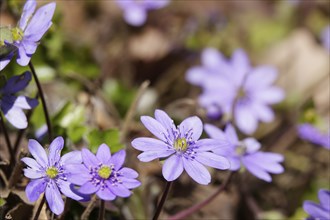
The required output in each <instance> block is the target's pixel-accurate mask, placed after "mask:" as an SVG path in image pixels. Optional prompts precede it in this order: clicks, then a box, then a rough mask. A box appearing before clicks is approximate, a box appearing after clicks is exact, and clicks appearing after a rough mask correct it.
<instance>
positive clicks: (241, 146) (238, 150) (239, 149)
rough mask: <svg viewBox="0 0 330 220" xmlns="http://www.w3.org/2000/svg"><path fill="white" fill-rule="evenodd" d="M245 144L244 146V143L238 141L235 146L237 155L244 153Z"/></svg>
mask: <svg viewBox="0 0 330 220" xmlns="http://www.w3.org/2000/svg"><path fill="white" fill-rule="evenodd" d="M246 150H247V149H246V146H245V144H244V143H242V142H240V143H239V144H238V145H237V147H236V149H235V153H236V154H237V155H239V156H242V155H244V154H245V153H246Z"/></svg>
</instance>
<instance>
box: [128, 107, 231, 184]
mask: <svg viewBox="0 0 330 220" xmlns="http://www.w3.org/2000/svg"><path fill="white" fill-rule="evenodd" d="M141 121H142V123H143V124H144V126H145V127H146V128H147V129H148V130H149V131H150V132H151V133H152V134H153V135H155V136H156V137H157V138H158V139H159V140H158V139H155V138H147V137H143V138H136V139H134V140H133V141H132V146H133V147H134V148H135V149H137V150H140V151H143V153H141V154H140V155H139V156H138V159H139V160H140V161H143V162H149V161H152V160H154V159H157V158H167V157H168V158H167V159H166V161H165V163H164V165H163V169H162V172H163V176H164V178H165V179H166V180H167V181H173V180H175V179H177V178H178V177H179V176H180V175H181V174H182V172H183V170H185V171H186V172H187V173H188V175H189V176H190V177H191V178H193V179H194V180H195V181H196V182H198V183H200V184H204V185H206V184H209V183H210V181H211V175H210V173H209V171H208V170H207V169H206V168H205V167H204V166H203V165H206V166H210V167H214V168H217V169H221V170H225V169H228V168H229V161H228V160H227V159H226V158H225V157H223V156H218V155H216V154H214V153H212V152H210V151H211V150H213V149H215V148H221V142H219V141H217V140H214V139H201V140H198V139H199V138H200V136H201V134H202V132H203V123H202V121H201V120H200V119H199V118H198V117H197V116H193V117H189V118H187V119H185V120H184V121H182V123H181V124H180V125H179V126H177V127H176V126H175V124H174V122H173V120H172V119H171V118H170V117H169V116H168V115H167V114H166V113H165V112H164V111H161V110H156V111H155V119H154V118H152V117H150V116H142V117H141Z"/></svg>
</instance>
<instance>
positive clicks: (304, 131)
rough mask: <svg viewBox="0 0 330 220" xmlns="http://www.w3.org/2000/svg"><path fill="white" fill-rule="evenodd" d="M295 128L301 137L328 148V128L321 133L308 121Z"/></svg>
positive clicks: (329, 143) (329, 135)
mask: <svg viewBox="0 0 330 220" xmlns="http://www.w3.org/2000/svg"><path fill="white" fill-rule="evenodd" d="M297 129H298V135H299V137H300V138H301V139H303V140H305V141H308V142H311V143H313V144H316V145H320V146H322V147H324V148H326V149H328V150H330V130H328V132H327V133H323V132H321V131H320V130H319V129H317V128H316V127H314V126H313V125H311V124H308V123H305V124H301V125H299V126H298V128H297Z"/></svg>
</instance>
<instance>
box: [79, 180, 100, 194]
mask: <svg viewBox="0 0 330 220" xmlns="http://www.w3.org/2000/svg"><path fill="white" fill-rule="evenodd" d="M99 189H100V184H98V185H95V184H93V183H92V182H91V181H88V182H85V183H84V184H83V185H82V186H81V187H80V188H79V190H78V191H79V192H80V193H84V194H93V193H95V192H96V191H98V190H99Z"/></svg>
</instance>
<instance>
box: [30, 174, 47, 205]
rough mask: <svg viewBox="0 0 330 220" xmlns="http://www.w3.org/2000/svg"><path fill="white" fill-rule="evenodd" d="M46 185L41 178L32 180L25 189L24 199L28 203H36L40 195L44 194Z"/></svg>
mask: <svg viewBox="0 0 330 220" xmlns="http://www.w3.org/2000/svg"><path fill="white" fill-rule="evenodd" d="M46 185H47V182H46V181H45V179H43V178H41V179H35V180H32V181H31V182H30V183H29V184H28V185H27V186H26V188H25V193H26V197H27V198H28V199H29V201H30V202H35V201H37V200H38V198H39V197H40V195H41V194H42V193H43V192H45V189H46Z"/></svg>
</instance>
